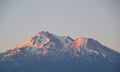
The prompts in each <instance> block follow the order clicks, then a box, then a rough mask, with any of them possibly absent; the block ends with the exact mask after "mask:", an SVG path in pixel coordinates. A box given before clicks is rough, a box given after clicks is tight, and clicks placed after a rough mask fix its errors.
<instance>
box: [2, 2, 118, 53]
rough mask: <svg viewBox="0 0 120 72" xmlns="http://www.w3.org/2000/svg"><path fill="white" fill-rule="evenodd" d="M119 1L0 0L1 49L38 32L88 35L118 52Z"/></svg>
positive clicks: (18, 42) (78, 35)
mask: <svg viewBox="0 0 120 72" xmlns="http://www.w3.org/2000/svg"><path fill="white" fill-rule="evenodd" d="M119 28H120V1H119V0H0V52H2V51H5V50H8V49H9V48H12V47H14V46H16V45H17V44H20V43H22V42H24V41H26V40H28V39H29V38H31V37H32V36H34V35H35V34H36V33H37V32H40V31H42V30H44V31H48V32H51V33H54V34H57V35H60V36H64V35H69V36H70V37H72V38H74V39H75V38H77V37H89V38H93V39H96V40H98V41H99V42H100V43H101V44H103V45H105V46H107V47H109V48H112V49H113V50H115V51H118V52H120V32H119V31H120V29H119Z"/></svg>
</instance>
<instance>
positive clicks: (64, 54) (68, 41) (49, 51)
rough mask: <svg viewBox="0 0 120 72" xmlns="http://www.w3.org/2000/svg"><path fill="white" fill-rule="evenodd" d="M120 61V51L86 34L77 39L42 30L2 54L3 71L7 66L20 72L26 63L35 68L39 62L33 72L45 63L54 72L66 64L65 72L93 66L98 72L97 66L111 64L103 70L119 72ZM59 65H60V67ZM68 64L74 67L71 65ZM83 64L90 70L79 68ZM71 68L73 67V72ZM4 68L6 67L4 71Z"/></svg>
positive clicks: (12, 71) (0, 67)
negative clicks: (85, 36)
mask: <svg viewBox="0 0 120 72" xmlns="http://www.w3.org/2000/svg"><path fill="white" fill-rule="evenodd" d="M119 61H120V53H117V52H115V51H113V50H112V49H110V48H108V47H106V46H104V45H102V44H100V43H99V42H98V41H97V40H94V39H91V38H83V37H82V38H80V37H79V38H77V39H75V40H74V39H72V38H71V37H69V36H58V35H55V34H52V33H49V32H45V31H41V32H38V33H37V34H36V35H34V36H33V37H32V38H31V39H29V40H27V41H25V42H23V43H21V44H19V45H17V46H16V47H14V48H11V49H9V50H7V51H6V52H4V53H2V54H0V70H1V69H3V70H4V68H7V72H9V71H11V72H14V71H15V72H16V71H17V72H19V70H20V69H23V70H22V71H21V72H25V71H24V65H25V66H27V67H28V68H26V69H27V71H28V70H29V69H30V68H31V66H32V65H35V67H36V66H37V65H38V66H40V67H36V68H37V69H38V71H34V69H33V68H31V69H30V70H31V71H32V69H33V72H39V70H44V69H42V66H43V65H45V66H46V67H50V68H51V65H53V67H52V69H50V71H54V70H53V69H54V67H55V68H56V69H58V70H59V69H60V68H63V67H64V66H68V68H67V67H65V68H66V69H65V71H64V70H63V72H66V70H67V71H69V69H70V72H75V71H76V70H78V71H76V72H80V71H84V72H89V68H91V67H93V68H91V69H90V70H91V71H93V72H96V71H97V70H96V69H95V71H94V67H96V66H98V67H97V69H98V70H100V71H101V68H100V67H106V66H108V67H107V68H108V69H104V68H102V69H103V71H104V70H106V71H107V72H114V70H117V71H116V72H119V71H120V70H119V68H118V67H119V66H120V63H119ZM31 63H32V64H31ZM57 64H58V66H60V67H57ZM69 65H73V66H70V67H69ZM84 65H85V66H86V67H87V69H88V71H86V69H85V68H83V70H82V69H81V68H80V67H82V66H84ZM110 65H111V66H110ZM62 66H63V67H62ZM76 66H78V67H76ZM73 67H76V68H73ZM112 67H113V68H112ZM114 68H115V69H114ZM47 69H48V70H49V68H45V70H47ZM63 69H64V68H63ZM71 69H74V70H73V71H71ZM109 69H110V70H109ZM111 69H112V70H111ZM5 71H6V69H5V70H4V71H3V72H5ZM60 71H61V70H60ZM42 72H49V71H42Z"/></svg>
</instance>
